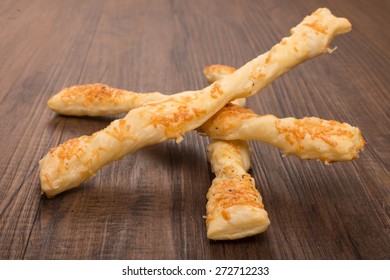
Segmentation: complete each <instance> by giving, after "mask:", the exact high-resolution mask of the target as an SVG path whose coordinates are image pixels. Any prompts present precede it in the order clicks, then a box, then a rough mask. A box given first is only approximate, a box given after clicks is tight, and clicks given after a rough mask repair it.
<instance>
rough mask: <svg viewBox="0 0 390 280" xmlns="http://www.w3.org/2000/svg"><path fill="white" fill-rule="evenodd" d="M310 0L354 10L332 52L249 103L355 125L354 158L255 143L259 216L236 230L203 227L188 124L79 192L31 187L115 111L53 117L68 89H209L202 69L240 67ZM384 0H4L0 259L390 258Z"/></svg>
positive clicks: (201, 163)
mask: <svg viewBox="0 0 390 280" xmlns="http://www.w3.org/2000/svg"><path fill="white" fill-rule="evenodd" d="M319 7H328V8H330V9H331V10H332V12H333V13H334V14H336V15H339V16H344V17H347V18H348V19H350V21H351V22H352V24H353V31H352V32H350V33H349V34H347V35H344V36H340V37H338V38H337V39H336V40H335V41H334V43H333V45H334V46H337V47H338V49H337V51H336V52H335V53H333V54H332V55H323V56H321V57H318V58H316V59H314V60H311V61H309V62H307V63H304V64H303V65H300V66H299V67H297V68H296V69H294V70H293V71H291V72H290V73H287V74H286V75H285V76H283V77H281V78H280V79H278V80H277V81H275V82H274V83H272V84H271V85H270V86H269V87H268V88H266V89H265V90H264V91H263V92H262V93H260V94H258V95H256V96H254V97H251V98H250V99H249V100H248V106H249V107H250V108H252V109H253V110H255V111H256V112H258V113H260V114H262V113H271V114H275V115H277V116H279V117H287V116H294V117H298V118H299V117H304V116H318V117H322V118H324V119H336V120H339V121H345V122H348V123H351V124H353V125H355V126H358V127H360V128H361V130H362V131H363V135H364V137H365V139H366V141H367V142H368V144H367V146H366V149H365V150H364V152H363V153H362V154H361V157H360V158H358V159H356V160H354V161H352V162H345V163H335V164H332V165H330V166H325V165H324V164H322V163H321V162H316V161H302V160H299V159H297V158H295V157H287V158H283V157H282V154H281V152H280V151H279V150H277V149H276V148H273V147H271V146H268V145H265V144H262V143H251V147H252V150H253V169H252V171H251V174H252V175H253V176H254V178H255V179H256V182H257V186H258V188H259V190H260V191H261V193H262V195H263V200H264V204H265V207H266V210H267V211H268V213H269V216H270V220H271V226H270V228H269V229H268V231H267V232H265V233H264V234H261V235H258V236H255V237H251V238H246V239H242V240H238V241H226V242H215V241H210V240H208V239H207V238H206V234H205V224H204V219H203V218H202V216H203V215H204V214H205V203H206V198H205V195H206V192H207V189H208V187H209V186H210V182H211V180H212V179H213V175H212V173H211V171H210V167H209V165H208V163H207V159H206V153H205V148H206V145H207V142H208V140H207V139H206V138H202V137H200V136H199V135H197V134H196V133H194V132H191V133H189V134H187V135H186V136H185V141H184V142H182V143H181V144H176V143H175V142H174V141H172V142H165V143H162V144H159V145H156V146H150V147H147V148H144V149H142V150H140V151H138V152H136V153H134V154H132V155H129V156H127V157H125V158H124V159H123V160H121V161H119V162H115V163H113V164H111V165H109V166H107V167H105V168H104V169H103V170H101V171H100V172H99V173H98V174H97V176H96V177H94V178H93V179H91V180H89V181H87V182H86V183H84V184H83V185H82V186H81V187H80V188H78V189H75V190H72V191H69V192H67V193H63V194H61V195H59V196H58V197H56V198H54V199H47V198H45V197H44V196H41V193H40V184H39V178H38V161H39V159H41V158H42V157H43V156H44V155H45V154H46V153H47V152H48V151H49V149H50V148H51V147H53V146H56V145H58V144H59V143H62V142H64V141H65V140H67V139H70V138H75V137H78V136H80V135H84V134H91V133H93V132H94V131H97V130H99V129H101V128H103V127H105V126H106V125H107V124H108V123H109V122H110V121H112V120H113V119H114V118H76V117H63V116H58V115H56V114H55V113H53V112H51V111H50V110H49V109H48V108H47V107H46V102H47V100H48V99H49V97H50V96H52V95H53V94H55V93H56V92H58V91H59V90H61V89H62V88H64V87H67V86H71V85H75V84H84V83H94V82H101V83H107V84H109V85H111V86H115V87H118V88H125V89H131V90H135V91H140V92H145V91H155V90H158V91H161V92H165V93H175V92H180V91H183V90H189V89H200V88H202V87H204V86H206V81H205V79H204V77H203V76H202V68H203V67H204V66H206V65H210V64H215V63H221V64H229V65H232V66H235V67H239V66H241V65H242V64H244V63H245V62H246V61H248V60H250V59H252V58H254V57H255V56H257V55H259V54H261V53H263V52H265V51H267V50H268V49H270V47H272V46H273V45H274V44H275V43H277V42H279V40H280V39H281V38H282V37H284V36H288V35H289V30H290V28H291V27H293V26H295V25H296V24H298V23H299V22H300V21H301V20H302V18H303V17H304V16H305V15H308V14H310V13H311V12H313V11H314V10H316V9H317V8H319ZM389 14H390V9H389V1H380V0H377V1H368V0H367V1H363V0H360V1H347V0H343V1H319V0H316V1H304V0H300V1H288V0H278V1H255V0H229V1H222V0H221V1H207V0H202V1H199V0H197V1H179V0H172V1H168V0H167V1H164V0H160V1H159V0H156V1H141V0H129V1H125V0H122V1H108V0H106V1H105V0H89V1H79V0H71V1H52V0H36V1H27V0H19V1H14V0H1V2H0V133H1V144H0V174H1V175H0V176H1V179H0V258H1V259H389V258H390V231H389V228H390V218H389V216H390V206H389V205H390V175H389V173H390V172H389V166H390V152H389V146H390V128H389V127H390V121H389V118H390V116H389V112H390V100H389V86H388V78H389V73H390V67H389V65H390V63H389V62H390V52H389V47H390V33H389V32H388V30H389V29H390V24H389Z"/></svg>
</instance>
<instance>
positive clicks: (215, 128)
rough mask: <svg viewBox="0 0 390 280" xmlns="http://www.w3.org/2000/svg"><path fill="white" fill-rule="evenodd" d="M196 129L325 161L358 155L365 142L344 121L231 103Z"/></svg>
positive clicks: (219, 137)
mask: <svg viewBox="0 0 390 280" xmlns="http://www.w3.org/2000/svg"><path fill="white" fill-rule="evenodd" d="M198 131H200V132H203V133H205V134H206V135H208V136H210V137H213V138H215V139H223V140H236V139H241V140H257V141H261V142H264V143H268V144H271V145H273V146H275V147H278V148H279V149H281V150H283V151H284V152H285V153H286V154H287V155H291V154H294V155H296V156H297V157H299V158H301V159H317V160H322V161H324V162H325V163H330V162H335V161H348V160H352V159H354V158H356V157H358V156H359V152H360V151H361V150H363V148H364V145H365V141H364V139H363V137H362V134H361V132H360V130H359V128H357V127H354V126H351V125H349V124H347V123H341V122H338V121H334V120H330V121H328V120H323V119H319V118H316V117H305V118H303V119H295V118H280V119H279V118H277V117H275V116H273V115H263V116H259V115H257V114H256V113H254V112H253V111H252V110H250V109H246V108H243V107H241V106H238V105H234V104H231V103H230V104H228V105H227V106H225V107H224V108H223V109H222V110H221V111H219V112H218V113H216V114H215V115H214V116H213V117H212V118H211V119H209V120H208V121H207V122H206V123H204V124H203V125H202V126H201V127H200V128H199V129H198Z"/></svg>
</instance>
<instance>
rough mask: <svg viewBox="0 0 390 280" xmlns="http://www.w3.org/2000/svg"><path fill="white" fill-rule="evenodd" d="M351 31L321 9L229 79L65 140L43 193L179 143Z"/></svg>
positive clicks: (47, 162)
mask: <svg viewBox="0 0 390 280" xmlns="http://www.w3.org/2000/svg"><path fill="white" fill-rule="evenodd" d="M350 29H351V24H350V23H349V22H348V20H346V19H344V18H337V17H335V16H333V15H332V14H331V12H330V11H329V10H328V9H325V8H321V9H318V10H317V11H315V12H314V13H313V14H312V15H310V16H307V17H306V18H305V19H304V20H303V21H302V22H301V23H300V24H299V25H297V26H296V27H295V28H293V29H292V30H291V36H290V37H288V38H284V39H282V41H281V42H280V43H279V44H277V45H275V46H274V47H273V48H272V49H271V50H270V51H268V52H266V53H265V54H263V55H260V56H259V57H257V58H255V59H253V60H252V61H250V62H248V63H247V64H245V65H244V66H242V67H241V68H240V69H238V70H237V71H235V72H234V73H232V74H230V75H229V76H228V77H226V78H224V79H222V80H220V81H217V82H215V83H213V84H212V85H210V86H208V87H206V88H204V89H202V90H199V91H190V92H182V93H178V94H174V95H171V96H170V97H169V98H168V99H166V100H163V101H159V102H155V103H152V104H148V105H145V106H143V107H139V108H136V109H134V110H131V111H130V112H129V113H128V114H127V115H126V116H125V117H124V118H123V119H120V120H115V121H113V122H112V123H111V124H110V125H109V126H108V127H107V128H105V129H103V130H101V131H99V132H96V133H94V134H93V135H90V136H82V137H80V138H76V139H72V140H68V141H66V142H65V143H63V144H61V145H60V146H58V147H56V148H53V149H51V150H50V152H49V153H48V154H47V155H46V156H45V157H44V158H43V159H42V160H41V161H40V163H39V167H40V179H41V187H42V191H43V192H44V193H45V194H46V195H47V196H48V197H52V196H55V195H56V194H58V193H61V192H63V191H65V190H68V189H71V188H74V187H77V186H79V185H80V184H81V183H82V182H84V181H85V180H87V179H89V178H90V177H92V176H93V175H94V174H95V173H96V172H97V171H98V170H99V169H100V168H102V167H103V166H105V165H107V164H109V163H110V162H112V161H115V160H119V159H121V158H122V157H123V156H125V155H127V154H128V153H131V152H134V151H136V150H138V149H139V148H141V147H144V146H147V145H152V144H156V143H159V142H162V141H165V140H167V139H177V140H178V141H180V140H181V139H182V135H183V134H184V133H186V132H188V131H190V130H193V129H195V128H197V127H199V126H201V125H202V124H203V123H204V122H206V121H207V120H208V119H209V118H210V117H211V116H213V115H214V114H215V113H216V112H218V111H219V110H220V109H222V108H223V107H224V106H225V105H226V104H227V103H228V102H229V101H230V100H234V99H237V98H243V97H248V96H250V95H254V94H255V93H257V92H258V91H260V90H261V89H262V88H264V87H266V86H267V85H268V84H269V83H271V82H272V81H273V80H274V79H276V78H277V77H279V76H280V75H282V74H284V73H285V72H287V71H288V70H290V69H291V68H292V67H294V66H296V65H298V64H300V63H302V62H303V61H305V60H307V59H310V58H312V57H315V56H317V55H320V54H322V53H324V52H326V51H327V50H328V47H329V44H330V42H331V40H332V39H333V38H334V37H335V36H336V35H338V34H341V33H345V32H348V31H349V30H350Z"/></svg>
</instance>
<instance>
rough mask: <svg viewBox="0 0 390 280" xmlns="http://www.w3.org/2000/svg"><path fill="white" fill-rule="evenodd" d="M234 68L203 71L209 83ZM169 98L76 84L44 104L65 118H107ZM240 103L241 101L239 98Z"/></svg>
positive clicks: (224, 67)
mask: <svg viewBox="0 0 390 280" xmlns="http://www.w3.org/2000/svg"><path fill="white" fill-rule="evenodd" d="M235 70H236V69H235V68H233V67H230V66H226V65H211V66H208V67H206V68H205V69H204V70H203V73H204V74H205V76H206V78H207V80H208V82H209V83H213V82H215V81H217V80H221V79H222V78H225V77H226V76H228V75H229V74H231V73H233V72H234V71H235ZM167 98H169V95H164V94H162V93H159V92H150V93H137V92H134V91H128V90H123V89H117V88H113V87H109V86H108V85H104V84H87V85H77V86H72V87H69V88H65V89H63V90H61V91H60V92H59V93H57V94H56V95H54V96H52V97H51V98H50V99H49V101H48V102H47V105H48V106H49V108H50V109H52V110H53V111H54V112H56V113H58V114H61V115H67V116H92V117H93V116H111V115H117V114H122V113H127V112H129V111H130V110H132V109H135V108H138V107H141V106H144V105H146V104H149V103H153V102H158V101H162V100H165V99H167ZM239 102H241V103H240V104H244V103H245V100H244V99H240V101H239Z"/></svg>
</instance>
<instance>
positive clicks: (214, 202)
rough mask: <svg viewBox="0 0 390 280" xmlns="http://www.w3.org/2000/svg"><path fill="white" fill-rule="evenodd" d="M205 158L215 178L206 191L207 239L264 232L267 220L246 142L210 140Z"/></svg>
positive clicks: (237, 237) (236, 236)
mask: <svg viewBox="0 0 390 280" xmlns="http://www.w3.org/2000/svg"><path fill="white" fill-rule="evenodd" d="M207 151H208V158H209V161H210V164H211V167H212V170H213V172H214V174H215V178H214V180H213V182H212V184H211V187H210V189H209V190H208V192H207V200H208V201H207V205H206V227H207V237H208V238H209V239H214V240H225V239H239V238H244V237H248V236H252V235H255V234H258V233H261V232H264V231H265V230H266V229H267V228H268V226H269V224H270V221H269V219H268V214H267V212H266V211H265V210H264V205H263V202H262V198H261V195H260V193H259V191H258V190H257V189H256V187H255V180H254V179H253V178H252V177H251V175H250V174H248V173H247V171H248V170H249V168H250V150H249V146H248V143H247V142H246V141H241V140H237V141H222V140H212V142H211V143H210V144H209V146H208V148H207Z"/></svg>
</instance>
